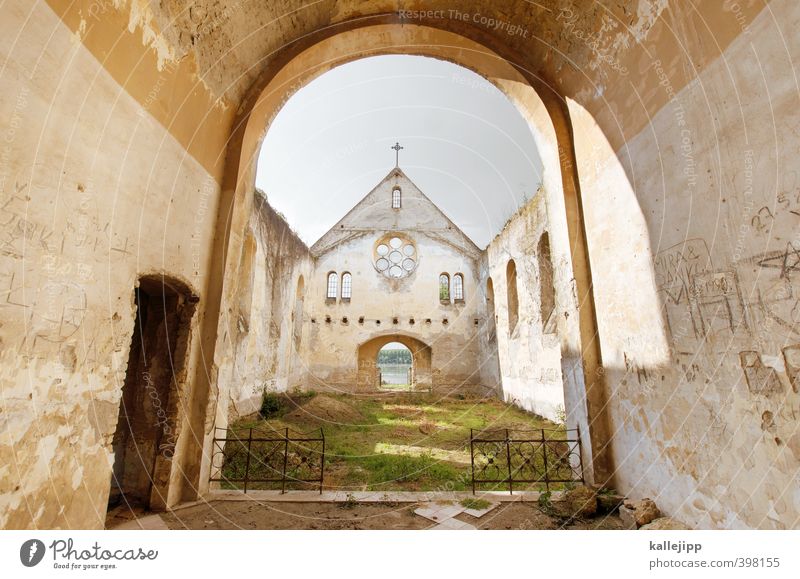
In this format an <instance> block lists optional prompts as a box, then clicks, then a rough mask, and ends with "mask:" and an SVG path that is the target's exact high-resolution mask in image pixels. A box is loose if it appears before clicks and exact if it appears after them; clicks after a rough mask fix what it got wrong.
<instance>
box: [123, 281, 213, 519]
mask: <svg viewBox="0 0 800 579" xmlns="http://www.w3.org/2000/svg"><path fill="white" fill-rule="evenodd" d="M196 303H197V300H196V299H195V298H194V297H193V295H192V292H191V291H190V290H189V288H188V287H187V286H186V285H185V284H183V283H182V282H180V281H178V280H175V279H170V278H166V277H162V276H157V275H154V276H144V277H142V278H140V279H139V282H138V284H137V286H136V288H135V289H134V305H135V313H134V316H135V319H134V321H135V324H134V328H133V336H132V337H131V346H130V354H129V355H128V369H127V372H126V374H125V382H124V384H123V387H122V398H121V400H120V403H119V418H118V420H117V428H116V431H115V433H114V437H113V441H112V448H113V461H114V462H113V467H112V474H111V491H110V494H109V500H108V508H109V514H110V513H111V511H112V510H114V509H122V510H123V511H124V510H128V509H129V510H132V511H133V510H137V509H145V510H164V509H165V508H166V507H167V506H168V505H169V504H171V502H172V501H171V494H173V493H176V492H177V491H178V489H173V488H172V485H170V482H171V481H172V480H173V478H174V475H175V473H173V470H174V464H173V456H174V455H175V453H176V446H177V444H178V436H179V434H180V428H181V423H182V419H183V416H182V411H183V409H184V407H183V405H182V404H181V397H182V396H185V395H186V393H185V392H184V391H183V390H184V386H185V380H186V371H187V368H186V361H187V360H186V358H187V352H188V348H189V338H190V326H191V320H192V316H193V315H194V311H195V306H196Z"/></svg>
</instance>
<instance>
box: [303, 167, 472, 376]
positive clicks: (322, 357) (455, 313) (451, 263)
mask: <svg viewBox="0 0 800 579" xmlns="http://www.w3.org/2000/svg"><path fill="white" fill-rule="evenodd" d="M395 182H396V181H395V180H394V179H391V178H390V179H387V180H385V181H384V182H382V183H381V184H380V185H379V187H378V188H376V190H374V191H373V192H372V193H371V194H370V195H368V196H367V197H366V198H365V199H364V202H365V203H366V204H367V210H366V211H365V213H369V218H368V219H367V220H366V221H363V222H362V221H360V220H356V219H355V218H354V215H355V213H357V212H351V214H350V215H348V216H347V217H346V218H345V219H343V220H342V223H341V224H340V225H346V227H344V228H342V227H338V229H337V227H334V229H333V230H332V232H331V233H329V234H327V235H326V236H324V237H323V239H322V240H321V242H322V243H318V244H316V245H315V248H318V247H319V246H320V245H322V244H329V245H330V240H331V238H332V237H333V236H334V234H337V235H340V236H341V237H342V238H343V239H346V241H343V242H341V243H339V244H338V245H335V246H334V247H333V248H332V249H330V250H329V251H327V252H326V253H323V254H322V255H319V256H318V257H317V259H316V263H315V268H314V274H313V276H312V280H311V283H310V284H309V291H308V293H307V297H306V300H307V301H306V303H307V304H308V306H307V308H306V312H305V318H304V326H305V328H306V332H305V335H307V336H308V338H309V341H308V350H307V351H305V356H306V360H307V361H308V368H309V374H308V376H307V377H305V379H304V383H303V384H302V385H303V386H305V387H313V388H333V389H337V390H346V391H353V390H365V389H373V390H374V389H376V388H377V384H369V383H364V381H363V380H361V383H359V382H360V380H359V376H358V361H357V351H358V346H359V345H360V344H363V343H364V342H366V341H368V340H371V339H373V338H375V337H378V336H383V335H388V334H397V333H400V334H403V335H406V336H410V337H413V338H416V339H418V340H420V341H422V342H424V343H425V344H427V345H428V346H430V347H431V349H432V367H433V376H432V381H433V387H434V388H436V389H437V390H441V391H442V392H450V391H454V390H461V389H468V390H474V389H478V390H481V388H480V383H481V380H480V370H479V364H478V361H479V357H480V356H479V344H478V339H477V338H478V326H476V325H475V320H476V319H478V320H479V323H480V316H479V314H478V308H477V304H478V303H479V300H478V291H477V290H478V275H479V271H478V270H479V268H478V257H479V255H480V254H479V252H478V251H477V248H475V247H474V245H472V246H471V247H470V244H471V242H469V240H468V239H466V238H465V237H464V236H463V234H461V233H460V231H457V230H455V231H454V230H453V229H447V227H454V226H452V224H449V222H448V221H447V220H446V219H442V218H441V217H440V216H439V215H438V214H437V213H436V211H438V210H436V209H435V207H433V206H432V204H430V202H429V201H427V199H419V200H418V202H413V201H412V199H413V198H412V196H411V195H408V194H407V192H408V191H410V190H412V187H413V184H411V183H410V181H408V180H407V179H405V180H404V181H401V182H403V191H404V196H403V207H402V209H400V210H399V211H393V210H392V209H391V190H392V187H393V184H394V183H395ZM381 198H382V200H381ZM364 202H362V203H364ZM431 207H433V209H431ZM368 223H372V224H373V226H372V227H367V224H368ZM406 223H407V224H416V225H415V226H414V227H413V228H411V227H410V228H408V229H406V230H398V229H395V228H394V227H393V226H394V225H396V224H406ZM351 226H357V227H351ZM339 231H341V233H338V232H339ZM392 232H395V233H398V232H399V233H401V234H404V235H405V236H407V237H408V238H409V239H411V240H412V241H413V242H414V243H415V245H416V249H417V257H418V261H417V267H416V269H415V270H414V271H413V272H412V273H411V274H410V275H409V276H408V277H407V278H403V279H400V280H392V279H388V278H387V277H385V276H384V275H383V274H381V273H379V272H378V271H377V269H376V268H375V265H374V257H375V254H374V252H373V250H374V247H375V243H376V241H377V240H378V239H379V238H381V237H383V236H384V235H386V234H388V233H392ZM458 245H464V246H466V247H467V248H468V249H471V250H472V251H473V252H474V254H472V255H471V254H468V253H465V252H464V251H462V250H461V249H459V248H458ZM331 271H335V272H337V274H338V275H339V280H340V288H339V295H341V275H342V274H343V273H344V272H349V273H350V274H351V275H352V276H353V290H352V298H351V300H350V301H349V302H347V301H344V300H341V299H337V300H334V301H333V302H331V300H328V299H327V298H326V290H327V276H328V273H329V272H331ZM443 272H445V273H448V274H449V275H450V276H451V279H452V276H453V275H454V274H456V273H461V274H463V276H464V297H465V299H464V303H454V302H453V300H452V299H451V302H449V303H447V304H443V303H441V302H440V300H439V286H438V279H439V275H440V274H441V273H443ZM451 297H452V296H451ZM360 317H363V318H364V321H363V323H359V318H360ZM328 318H329V319H328ZM394 318H397V323H394ZM412 319H413V321H414V323H412V322H411V320H412ZM427 319H430V323H427V322H426V320H427ZM445 320H446V321H447V323H445ZM378 322H380V323H378ZM421 386H422V385H421Z"/></svg>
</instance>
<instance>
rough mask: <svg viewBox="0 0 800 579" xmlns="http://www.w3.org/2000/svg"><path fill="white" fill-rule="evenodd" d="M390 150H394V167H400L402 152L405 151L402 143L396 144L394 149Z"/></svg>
mask: <svg viewBox="0 0 800 579" xmlns="http://www.w3.org/2000/svg"><path fill="white" fill-rule="evenodd" d="M389 148H390V149H394V153H395V155H394V166H395V167H399V166H400V151H401V150H403V149H404V148H405V147H401V146H400V143H395V144H394V147H389Z"/></svg>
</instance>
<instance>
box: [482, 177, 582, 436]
mask: <svg viewBox="0 0 800 579" xmlns="http://www.w3.org/2000/svg"><path fill="white" fill-rule="evenodd" d="M547 229H548V222H547V210H546V207H545V193H544V191H542V190H540V191H539V192H538V194H537V195H536V196H535V197H534V199H533V200H531V202H529V203H528V204H527V205H526V206H525V207H524V208H523V209H522V210H520V211H519V212H518V213H517V214H516V215H515V216H514V217H512V218H511V220H510V222H509V223H508V225H507V226H506V227H505V229H504V230H503V231H502V232H501V233H500V235H498V236H497V237H496V238H495V239H494V241H492V243H491V244H490V245H489V247H488V248H487V250H486V263H487V267H486V270H485V272H484V275H483V280H484V281H483V284H482V285H483V286H484V288H485V287H486V284H487V283H488V281H489V279H491V285H492V287H493V290H494V311H495V315H496V316H497V321H496V325H497V329H496V335H497V337H496V346H497V350H498V357H499V361H500V374H501V381H502V395H503V398H504V399H505V400H506V401H508V402H513V403H514V404H517V405H519V406H521V407H522V408H525V409H526V410H530V411H531V412H535V413H536V414H539V415H540V416H544V417H546V418H550V419H552V420H563V419H564V413H565V406H564V381H563V377H562V373H561V344H560V341H559V337H558V334H557V325H558V323H559V321H560V320H559V318H560V319H564V318H565V316H564V313H566V314H567V316H568V315H570V314H572V313H573V312H574V307H570V306H569V305H566V304H571V303H572V300H569V299H567V300H565V301H566V304H564V305H561V304H560V305H561V308H560V310H561V311H560V312H559V308H556V309H555V311H553V312H552V314H551V315H550V316H549V317H548V318H547V319H542V316H541V308H540V304H541V296H542V293H541V284H540V281H541V277H542V275H541V272H540V271H539V267H538V263H537V259H536V257H537V255H536V254H537V246H538V244H539V240H540V239H541V238H542V235H543V234H545V232H546V231H547ZM510 260H513V262H514V265H515V269H516V286H517V301H518V313H517V322H516V324H515V325H514V327H513V328H512V327H511V326H510V324H509V302H508V284H509V279H508V276H507V275H506V274H507V269H508V263H509V261H510ZM556 272H557V276H558V277H562V276H564V275H566V276H568V275H569V272H568V271H565V268H564V263H563V261H562V262H561V263H558V264H557V267H556Z"/></svg>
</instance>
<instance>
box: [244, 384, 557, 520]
mask: <svg viewBox="0 0 800 579" xmlns="http://www.w3.org/2000/svg"><path fill="white" fill-rule="evenodd" d="M317 396H318V398H316V399H315V400H314V403H313V404H312V405H311V406H310V407H313V408H315V409H316V410H315V411H317V412H319V413H320V415H319V416H318V417H316V416H315V415H314V414H313V413H312V414H309V413H306V412H299V413H298V412H294V410H296V409H297V408H299V407H302V406H303V405H304V404H306V403H307V402H308V401H310V400H311V398H312V397H314V393H303V394H297V393H293V394H290V395H287V394H274V393H273V394H268V395H265V396H264V402H263V404H262V407H261V412H260V413H259V414H260V416H258V417H257V418H256V419H255V420H254V419H250V420H240V421H238V422H236V423H234V424H232V425H231V430H232V431H233V432H241V433H245V434H243V435H244V436H246V431H247V429H249V428H254V429H256V428H257V429H258V430H259V431H261V432H265V431H266V432H270V431H274V432H275V433H277V434H279V435H283V432H285V429H286V428H290V429H292V430H294V431H299V432H307V431H309V430H311V429H313V428H322V429H323V431H324V433H325V444H326V451H325V455H326V461H325V488H327V489H329V490H346V491H363V490H375V491H392V490H396V491H397V490H399V491H454V490H467V489H469V488H471V484H472V482H471V471H470V464H469V461H468V457H469V440H470V429H474V430H476V431H481V430H485V429H503V428H509V429H525V430H530V429H540V428H545V429H556V428H559V427H558V425H556V424H553V423H552V422H549V421H547V420H545V419H543V418H541V417H539V416H535V415H533V414H530V413H528V412H525V411H523V410H521V409H519V408H517V407H515V406H511V405H509V404H505V403H503V402H501V401H499V400H476V399H464V400H459V399H454V398H446V399H443V400H440V399H437V398H434V397H433V396H431V395H426V394H413V395H411V394H409V395H405V394H396V395H391V396H389V395H387V396H384V397H379V398H375V397H358V396H352V395H336V394H327V393H326V394H317ZM326 400H327V402H329V403H330V404H328V406H326V405H325V403H326ZM341 403H344V404H346V405H348V408H350V409H354V410H355V411H356V412H355V415H356V416H358V417H359V418H358V419H357V420H353V419H352V418H350V419H348V420H340V419H338V418H337V416H336V415H335V414H334V415H331V413H335V411H336V410H337V409H338V410H341V406H340V404H341ZM328 411H330V412H328ZM432 455H435V456H436V458H434V456H432ZM465 456H466V457H467V461H466V463H465V461H464V457H465ZM551 486H552V485H551ZM482 488H483V489H484V490H491V489H489V488H488V486H487V487H482ZM498 488H503V485H498ZM517 488H518V487H517V485H515V490H516V489H517ZM532 488H538V487H532ZM519 490H524V487H519ZM476 500H480V499H476ZM474 508H478V507H474Z"/></svg>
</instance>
